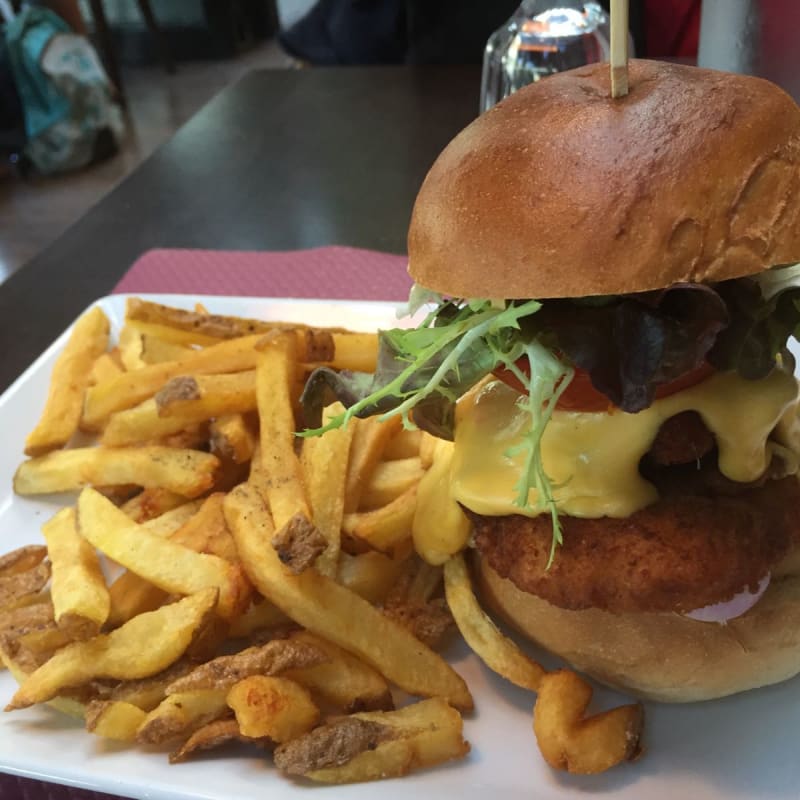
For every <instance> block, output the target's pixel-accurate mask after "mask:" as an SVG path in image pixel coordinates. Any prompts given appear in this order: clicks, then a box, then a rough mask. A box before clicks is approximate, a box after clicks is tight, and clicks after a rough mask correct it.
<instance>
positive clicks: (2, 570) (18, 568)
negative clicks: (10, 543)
mask: <svg viewBox="0 0 800 800" xmlns="http://www.w3.org/2000/svg"><path fill="white" fill-rule="evenodd" d="M46 555H47V548H46V547H43V546H42V545H39V544H28V545H25V546H24V547H18V548H17V549H16V550H12V551H11V552H10V553H6V554H5V555H3V556H0V578H8V577H10V576H11V575H19V574H20V572H27V571H28V570H29V569H33V568H34V567H36V566H38V565H39V564H41V563H42V561H44V559H45V556H46Z"/></svg>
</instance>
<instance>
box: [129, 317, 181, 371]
mask: <svg viewBox="0 0 800 800" xmlns="http://www.w3.org/2000/svg"><path fill="white" fill-rule="evenodd" d="M133 327H135V329H136V330H137V331H138V332H139V336H141V340H142V352H141V358H142V361H143V362H144V363H145V364H163V363H164V362H165V361H179V360H180V359H182V358H186V356H188V355H190V354H191V352H192V348H191V347H190V346H187V345H184V344H177V343H176V342H169V341H167V340H166V339H161V338H159V337H158V336H154V335H153V334H151V333H143V332H142V329H141V328H140V327H138V326H133Z"/></svg>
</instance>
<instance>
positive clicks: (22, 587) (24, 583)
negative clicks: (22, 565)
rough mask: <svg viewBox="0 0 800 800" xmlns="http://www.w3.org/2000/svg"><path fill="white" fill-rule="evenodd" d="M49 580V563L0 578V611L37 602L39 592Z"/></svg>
mask: <svg viewBox="0 0 800 800" xmlns="http://www.w3.org/2000/svg"><path fill="white" fill-rule="evenodd" d="M49 580H50V563H49V562H48V561H42V563H41V564H37V565H36V566H35V567H33V569H29V570H26V571H25V572H18V573H17V574H13V573H12V574H11V575H8V576H6V577H2V578H0V612H4V611H13V610H14V609H15V608H20V607H21V606H28V605H32V604H34V603H36V602H38V599H39V592H40V591H41V589H43V588H44V586H45V584H46V583H47V581H49Z"/></svg>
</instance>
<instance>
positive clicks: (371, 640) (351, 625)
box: [225, 484, 472, 709]
mask: <svg viewBox="0 0 800 800" xmlns="http://www.w3.org/2000/svg"><path fill="white" fill-rule="evenodd" d="M225 516H226V518H227V520H228V525H229V527H230V529H231V532H232V533H233V536H234V538H235V539H236V544H237V546H238V548H239V553H240V555H241V557H242V561H243V562H244V564H245V568H246V569H247V571H248V574H249V575H250V578H251V580H252V581H253V583H254V584H255V585H256V587H257V588H258V590H259V591H260V592H261V593H262V594H263V595H264V596H265V597H266V598H267V599H269V600H271V601H272V602H273V603H275V605H276V606H278V607H279V608H280V609H281V610H282V611H284V612H285V613H286V614H287V615H288V616H289V617H291V618H292V619H294V620H295V621H296V622H298V623H299V624H300V625H303V626H304V627H306V628H308V630H310V631H311V632H312V633H316V634H317V635H319V636H323V637H325V638H326V639H329V640H330V641H332V642H334V644H338V645H339V646H340V647H343V648H345V649H346V650H349V651H350V652H351V653H355V654H356V655H358V656H359V657H360V658H362V659H363V660H364V661H366V662H367V663H368V664H370V665H371V666H373V667H374V668H375V669H377V670H378V671H379V672H381V673H382V674H383V675H384V676H385V677H386V678H388V679H389V680H391V681H392V682H394V683H396V684H397V685H398V686H400V687H401V688H402V689H404V690H405V691H407V692H409V693H410V694H419V695H423V696H429V697H436V696H438V697H444V698H446V699H447V700H448V701H450V702H451V703H452V704H453V705H455V706H456V707H458V708H464V709H470V708H472V696H471V695H470V693H469V690H468V689H467V686H466V684H465V683H464V681H463V680H462V678H461V677H460V676H459V675H458V674H457V673H456V672H455V671H454V670H453V669H452V667H450V665H449V664H447V663H446V662H445V661H444V660H443V659H442V658H441V657H440V656H439V655H437V654H436V653H434V652H433V651H432V650H430V649H429V648H427V647H425V646H424V645H423V644H422V643H421V642H419V641H418V640H417V639H415V638H414V637H413V636H412V635H411V634H410V633H409V632H408V631H406V630H405V629H404V628H402V627H401V626H400V625H398V624H397V623H395V622H392V621H391V620H389V619H388V618H387V617H386V616H384V615H383V614H382V613H381V612H380V611H378V610H377V609H375V608H374V607H373V606H371V605H370V604H369V603H368V602H367V601H366V600H362V599H361V598H360V597H359V596H358V595H357V594H355V593H353V592H351V591H349V590H348V589H346V588H345V587H343V586H340V585H339V584H337V583H335V582H334V581H332V580H331V579H329V578H327V577H326V576H324V575H319V574H318V573H316V572H315V571H313V570H307V571H306V572H304V573H301V574H300V575H290V574H288V573H287V572H286V571H285V570H284V568H283V565H282V564H281V562H280V560H279V559H278V556H277V555H276V553H275V551H274V549H273V548H272V547H270V546H269V542H270V541H271V539H272V536H273V533H274V526H273V523H272V520H271V518H270V516H269V513H268V512H267V510H266V508H265V506H264V503H263V500H262V499H261V497H260V495H259V494H258V492H257V491H256V490H254V489H253V487H251V486H249V485H248V484H241V485H240V486H237V487H236V488H235V489H234V490H233V491H232V492H231V493H230V494H228V495H227V496H226V498H225Z"/></svg>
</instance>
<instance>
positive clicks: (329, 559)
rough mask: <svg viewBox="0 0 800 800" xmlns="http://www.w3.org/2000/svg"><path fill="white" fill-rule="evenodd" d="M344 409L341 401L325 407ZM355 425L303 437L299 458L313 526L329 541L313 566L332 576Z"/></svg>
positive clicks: (334, 568) (330, 410) (335, 562)
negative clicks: (315, 435)
mask: <svg viewBox="0 0 800 800" xmlns="http://www.w3.org/2000/svg"><path fill="white" fill-rule="evenodd" d="M343 411H344V407H343V406H342V405H341V404H340V403H336V404H334V405H333V406H332V407H330V408H329V409H327V410H326V412H327V413H328V414H337V413H342V412H343ZM354 429H355V426H354V425H348V426H347V427H345V428H338V429H336V430H332V431H328V432H327V433H325V434H323V435H322V436H318V437H313V438H309V439H306V440H305V441H304V442H303V451H302V455H301V459H300V460H301V464H302V466H303V475H304V478H305V485H306V487H307V490H308V500H309V503H310V504H311V514H312V516H313V520H314V526H315V527H316V528H317V530H318V531H319V532H320V533H321V534H322V535H323V536H324V537H325V540H326V541H327V543H328V544H327V547H326V548H325V550H324V552H323V553H321V554H320V556H319V558H317V561H316V564H315V567H316V568H317V570H318V571H319V572H321V573H322V574H323V575H327V576H328V577H331V578H332V577H334V576H335V575H336V566H337V564H338V562H339V551H340V549H341V548H340V545H341V536H340V535H341V528H342V517H343V515H344V491H345V483H346V480H347V462H348V458H349V454H350V443H351V441H352V439H353V431H354Z"/></svg>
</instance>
